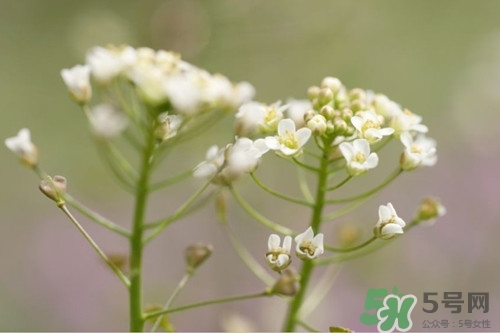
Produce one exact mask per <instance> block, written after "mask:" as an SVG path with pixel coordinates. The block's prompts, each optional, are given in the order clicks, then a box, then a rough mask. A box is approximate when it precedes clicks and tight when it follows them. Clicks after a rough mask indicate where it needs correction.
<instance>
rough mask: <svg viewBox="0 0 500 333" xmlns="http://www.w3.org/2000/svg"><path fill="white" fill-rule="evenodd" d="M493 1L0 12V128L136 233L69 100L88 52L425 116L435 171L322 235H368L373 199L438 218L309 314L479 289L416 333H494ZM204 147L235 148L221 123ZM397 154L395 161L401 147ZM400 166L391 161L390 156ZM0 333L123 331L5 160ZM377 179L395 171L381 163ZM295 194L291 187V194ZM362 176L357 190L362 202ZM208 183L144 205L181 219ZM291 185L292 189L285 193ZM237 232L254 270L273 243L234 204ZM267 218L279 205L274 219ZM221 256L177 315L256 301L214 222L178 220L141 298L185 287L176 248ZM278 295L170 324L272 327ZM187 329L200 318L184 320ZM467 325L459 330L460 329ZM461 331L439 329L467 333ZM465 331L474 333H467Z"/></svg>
mask: <svg viewBox="0 0 500 333" xmlns="http://www.w3.org/2000/svg"><path fill="white" fill-rule="evenodd" d="M499 14H500V2H498V1H482V0H476V1H456V0H454V1H433V0H427V1H413V2H409V1H291V0H287V1H285V0H280V1H266V0H260V1H243V0H240V1H207V0H204V1H201V0H199V1H196V0H175V1H174V0H172V1H162V0H143V1H128V0H127V1H125V0H120V1H118V0H116V1H97V0H93V1H64V0H58V1H56V0H45V1H35V0H31V1H27V0H0V109H1V110H2V111H1V117H2V118H1V121H0V131H1V134H2V137H8V136H12V135H14V134H15V133H17V131H18V130H19V129H20V128H21V127H29V128H30V129H31V131H32V137H33V140H34V142H35V143H36V144H37V146H38V147H39V149H40V153H41V163H42V165H43V167H44V169H46V170H47V171H48V172H49V173H51V174H62V175H65V176H66V177H67V178H68V180H69V186H70V191H71V193H72V194H73V195H74V196H76V197H78V198H80V199H81V200H82V201H83V202H85V203H87V204H88V205H90V206H92V207H94V208H96V210H97V211H99V212H101V213H103V214H105V215H106V216H109V217H110V218H113V219H116V220H117V221H119V223H120V224H121V225H123V226H129V223H130V222H129V220H130V217H129V216H130V211H131V209H132V198H131V197H130V196H129V195H127V194H124V193H123V192H121V191H120V188H119V187H118V186H117V185H116V184H115V183H114V181H113V179H112V178H111V176H110V174H109V173H108V172H107V170H105V169H104V168H103V167H102V165H101V164H100V161H99V156H98V154H97V152H96V149H95V147H93V146H92V139H91V137H90V135H89V134H88V131H87V124H86V122H85V120H84V117H83V116H82V114H80V112H79V110H78V108H77V107H76V106H75V105H74V104H73V103H72V102H71V100H70V99H69V98H68V96H67V91H66V89H65V86H64V84H63V83H62V80H61V78H60V74H59V72H60V70H61V69H62V68H67V67H71V66H73V65H75V64H77V63H81V62H83V61H84V56H85V52H86V50H87V49H88V48H89V47H91V46H94V45H106V44H108V43H113V44H121V43H126V44H131V45H133V46H149V47H153V48H161V49H167V50H174V51H176V52H179V53H181V54H183V57H184V58H185V59H186V60H188V61H190V62H193V63H194V64H196V65H198V66H200V67H202V68H206V69H208V70H209V71H211V72H220V73H223V74H224V75H227V76H228V77H229V78H230V79H232V80H234V81H239V80H247V81H249V82H251V83H252V84H253V85H254V86H255V87H256V89H257V96H256V99H257V100H260V101H264V102H269V103H270V102H274V101H276V100H278V99H281V100H286V99H287V98H289V97H296V98H304V97H305V96H306V94H305V92H306V89H307V87H309V86H310V85H313V84H319V82H320V81H321V79H322V78H323V77H324V76H327V75H331V76H336V77H339V78H340V79H341V80H342V81H343V82H344V83H345V84H346V85H347V86H348V87H351V88H353V87H361V88H370V89H373V90H375V91H377V92H382V93H385V94H387V95H388V96H389V97H390V98H391V99H393V100H395V101H397V102H399V103H401V104H402V105H404V106H406V107H408V108H410V109H411V110H412V111H414V112H416V113H418V114H420V115H422V116H423V117H424V123H425V124H427V125H428V126H429V128H430V133H429V135H430V136H432V137H434V138H435V139H436V140H437V141H438V154H439V162H438V165H437V166H436V167H434V168H428V169H420V170H418V171H416V172H412V173H409V174H407V175H405V176H404V177H401V178H400V179H398V180H397V181H396V182H395V183H394V184H393V185H392V186H390V187H389V188H387V189H386V190H384V191H382V192H381V193H379V194H378V195H377V196H376V197H375V198H373V199H372V200H371V201H370V202H369V203H368V204H367V205H366V206H364V208H362V209H361V210H359V211H358V212H356V213H354V214H352V215H350V216H349V217H348V218H345V219H342V221H340V222H338V223H337V224H336V225H334V226H328V227H327V228H326V229H325V233H326V239H327V240H330V243H335V242H336V240H337V237H338V230H339V226H340V225H341V224H347V223H352V224H355V225H358V226H362V227H363V228H364V231H365V236H368V235H369V234H370V232H371V228H372V226H373V225H374V224H375V222H376V219H377V215H376V214H377V213H376V209H377V207H378V205H379V204H385V203H387V202H389V201H391V202H392V203H393V204H394V205H395V207H396V209H397V210H398V213H399V214H400V216H402V217H403V218H406V219H407V220H409V219H410V218H411V216H412V215H413V213H414V210H415V208H416V206H417V204H418V202H419V201H420V199H421V198H422V197H424V196H426V195H428V194H432V195H434V196H437V197H440V198H441V199H442V202H443V203H444V205H445V206H446V207H447V208H448V214H447V215H446V216H445V217H443V218H442V219H441V220H439V221H438V222H437V224H436V225H434V226H433V227H430V228H424V227H422V228H417V230H412V231H411V232H410V233H409V234H408V235H405V236H404V237H401V238H400V239H398V240H397V241H395V242H394V243H393V244H391V245H390V246H388V247H386V248H384V249H383V250H381V251H380V252H378V253H376V254H374V255H371V256H368V257H364V258H362V259H359V260H356V261H353V262H349V263H346V264H345V265H343V267H342V271H341V274H340V275H339V277H338V278H337V281H336V283H335V285H334V287H333V288H332V290H331V291H330V292H329V293H328V295H327V297H326V298H325V301H324V302H323V303H322V304H321V306H320V307H319V308H318V309H317V310H316V311H314V312H313V313H312V314H311V316H310V322H311V323H312V324H314V326H316V327H319V328H321V329H322V330H327V328H328V326H331V325H340V326H347V327H350V328H352V329H355V330H357V331H367V330H374V329H375V328H374V327H371V328H370V327H366V326H363V325H361V324H360V323H359V315H360V314H361V313H362V312H363V303H364V299H365V296H366V291H367V290H368V288H387V289H389V290H390V289H392V287H393V286H394V285H396V286H397V287H398V289H399V291H400V292H402V293H412V294H414V295H416V296H417V298H418V299H419V302H421V299H422V293H423V292H438V293H439V300H441V299H442V293H443V292H445V291H461V292H463V295H464V297H463V299H464V300H465V301H466V295H467V293H468V292H489V293H490V304H489V305H490V311H489V313H487V314H482V313H477V312H475V313H472V314H468V313H467V310H466V307H465V306H464V308H463V310H462V313H461V314H454V315H453V314H450V310H449V309H441V308H443V305H442V304H440V310H439V312H438V313H436V314H426V313H424V312H423V311H422V303H419V304H417V307H416V308H415V310H414V312H413V316H412V317H413V319H414V326H413V330H416V331H425V329H424V328H423V327H422V322H423V321H424V320H434V319H437V320H442V319H447V320H449V321H450V322H452V321H455V322H457V323H458V320H467V319H472V320H473V319H489V320H490V321H491V330H493V331H498V330H500V321H499V319H498V317H499V315H500V295H499V293H498V291H499V290H498V281H499V273H500V272H499V269H500V268H499V260H498V255H497V253H498V251H500V246H499V242H498V236H499V231H500V224H499V222H500V221H499V212H500V209H499V197H500V186H499V182H498V180H497V178H496V177H497V176H498V171H499V161H500V143H499V140H498V139H499V136H498V124H500V112H499V111H500V94H499V92H500V20H499V19H498V17H499ZM219 129H220V131H217V132H218V134H217V135H216V136H215V135H214V137H213V143H218V144H224V143H225V142H229V141H230V140H231V123H230V121H226V122H225V123H222V124H221V125H220V127H219ZM210 144H211V142H210V139H207V138H203V139H200V140H198V141H197V142H195V143H194V144H192V145H191V146H187V147H186V148H185V149H184V150H183V151H180V152H179V155H178V158H177V159H176V160H175V162H173V163H174V164H175V165H173V166H172V165H168V166H166V167H165V170H164V171H162V172H163V174H160V176H159V177H161V176H162V175H163V176H165V177H166V176H168V174H169V173H170V172H171V170H173V169H176V168H182V167H192V166H194V165H196V164H197V163H198V162H199V161H201V160H202V159H203V158H204V154H205V150H206V149H207V148H208V146H209V145H210ZM396 146H397V145H393V146H391V147H392V148H390V149H389V150H391V149H393V151H392V153H391V152H389V153H388V154H387V155H382V159H383V158H384V156H386V157H387V159H389V158H392V159H393V161H394V158H395V157H396V158H397V154H398V151H399V149H400V148H396ZM391 154H392V155H391ZM0 158H1V161H2V163H1V165H0V168H1V174H2V186H1V190H0V191H1V193H2V194H1V196H2V198H3V200H2V202H1V204H0V207H1V210H2V221H1V224H0V228H1V232H0V269H1V271H0V330H7V331H32V330H36V331H97V330H99V331H113V330H115V331H116V330H121V331H123V330H126V329H127V319H126V318H127V315H128V304H127V295H126V293H125V292H124V290H123V289H122V288H121V285H119V283H118V282H117V281H115V278H114V276H112V275H111V274H110V273H109V272H108V270H107V268H106V267H104V266H103V265H102V264H101V263H100V262H99V260H98V258H97V257H96V256H95V255H94V253H93V252H92V250H91V248H90V247H89V246H88V244H86V243H85V242H84V240H83V239H82V238H81V236H80V235H79V234H78V233H77V231H76V230H75V229H74V228H73V226H72V225H71V224H70V223H69V222H68V221H67V220H66V219H65V218H64V217H63V216H61V214H59V212H58V211H57V210H56V208H55V207H54V205H53V204H51V202H49V201H47V200H46V198H45V197H43V196H42V195H40V193H39V192H38V190H37V185H38V184H37V183H38V182H37V179H36V177H35V176H34V175H32V174H30V173H28V172H27V171H26V170H23V168H22V167H21V165H20V164H19V163H18V162H17V161H16V158H15V157H14V156H13V155H12V154H11V153H10V152H9V151H8V150H7V149H6V148H4V149H1V150H0ZM275 161H276V159H275V158H271V157H270V158H266V160H265V161H264V163H263V164H262V166H261V168H260V170H259V173H260V174H262V177H263V179H266V181H267V182H268V183H269V184H270V185H272V186H274V187H276V188H281V189H284V190H288V188H287V185H286V184H285V181H286V178H285V177H284V176H288V175H283V172H281V168H282V167H283V166H282V165H283V163H275ZM382 166H383V167H382V168H380V170H376V172H374V174H373V175H372V177H369V176H367V177H366V181H367V182H368V183H370V184H374V183H375V182H376V181H377V178H380V177H384V175H386V174H388V173H389V172H390V170H391V169H392V167H391V166H390V162H385V164H382ZM288 182H289V181H288ZM363 184H364V180H363V181H356V182H353V187H351V189H354V190H355V189H356V186H358V189H360V190H361V189H363V186H364V185H363ZM199 185H200V182H199V181H190V182H188V184H187V185H186V186H184V187H182V186H181V187H179V188H175V189H174V191H173V192H165V193H161V194H159V195H157V196H155V197H154V199H153V200H152V204H151V211H150V217H151V218H154V217H159V216H161V214H162V211H163V210H165V209H174V208H175V207H177V206H178V205H179V204H180V203H181V202H182V200H183V199H185V198H186V196H187V195H188V193H189V192H188V190H189V191H192V190H194V189H196V188H197V186H199ZM239 188H241V191H242V192H243V193H244V194H245V196H246V197H248V198H249V201H251V202H252V203H253V204H254V205H255V206H257V207H259V209H260V210H261V211H262V212H263V213H264V214H266V215H269V216H271V217H273V218H275V219H277V220H278V221H280V222H281V223H282V224H285V225H289V226H291V227H293V228H295V229H296V230H301V229H305V226H306V223H307V217H308V212H307V211H303V210H300V209H298V208H295V207H292V208H288V207H287V206H286V205H284V206H279V205H277V204H276V202H275V201H272V200H269V197H267V195H262V194H260V192H258V191H256V190H255V186H254V185H253V184H252V183H251V182H250V181H248V180H247V181H242V182H241V184H240V185H239ZM292 190H294V189H290V191H292ZM229 202H230V222H231V223H232V224H233V226H234V228H235V229H236V231H237V233H238V234H240V235H244V237H243V242H244V243H245V244H246V245H247V246H248V247H249V248H250V250H251V252H252V253H253V254H254V255H255V256H256V257H257V258H259V260H261V259H262V260H261V261H262V262H263V261H264V260H263V257H264V253H265V251H266V250H267V249H266V244H267V236H268V231H266V230H264V229H263V228H261V227H260V226H258V225H257V224H256V223H255V222H253V221H252V220H251V219H250V218H249V217H247V216H246V215H245V214H244V213H243V212H241V211H240V210H239V209H238V208H237V207H236V206H235V205H234V203H233V202H232V201H231V200H230V201H229ZM277 207H280V208H279V209H278V208H277ZM82 221H83V223H84V225H85V226H86V227H88V230H89V231H90V232H91V233H92V234H93V235H95V238H96V239H97V241H98V242H99V243H100V244H103V248H104V249H105V250H106V251H108V252H113V253H121V252H125V251H126V250H127V244H126V242H124V241H123V240H120V239H118V238H117V237H115V236H113V235H110V234H109V233H107V232H106V231H103V230H101V229H99V228H97V227H96V226H95V225H92V224H91V223H89V222H88V221H86V220H82ZM198 241H207V242H212V243H214V244H216V250H215V252H214V255H213V258H211V259H210V261H209V262H208V263H207V264H206V265H205V266H204V267H203V268H201V269H200V271H199V272H198V274H197V275H196V277H195V278H194V280H193V283H192V284H191V285H190V287H189V288H188V289H187V290H186V291H185V292H183V293H182V294H181V295H180V297H179V299H178V301H177V304H185V303H187V302H192V301H196V300H204V299H209V298H213V297H216V296H229V295H235V294H240V293H246V292H252V291H255V290H259V288H261V287H262V285H261V284H260V282H259V281H258V280H257V279H256V278H255V277H254V276H253V275H251V273H250V272H249V271H247V270H246V268H245V267H244V266H243V264H242V263H241V262H239V261H238V258H237V256H236V255H235V254H234V253H233V251H232V250H231V247H230V246H229V243H228V240H227V236H226V235H225V234H224V233H223V232H222V230H221V228H220V226H219V225H218V224H217V222H216V220H215V217H214V213H213V210H211V209H206V210H204V211H203V212H201V213H199V214H196V215H193V216H192V217H189V218H187V219H185V220H184V221H182V222H181V223H177V224H174V225H173V226H172V227H171V228H170V229H168V232H167V234H165V235H163V236H162V237H159V238H158V239H157V240H156V241H155V242H154V243H153V244H152V246H151V247H150V248H148V250H147V251H146V253H145V255H146V261H145V270H146V279H145V283H146V288H145V290H146V292H145V297H146V299H147V301H148V302H151V303H162V302H164V300H165V299H166V295H168V293H169V292H171V290H172V289H173V288H174V286H175V285H176V284H177V282H178V280H179V279H180V278H181V277H182V274H183V269H184V266H183V259H182V251H183V249H184V248H185V247H186V246H188V245H190V244H193V243H196V242H198ZM284 311H285V307H284V303H283V302H282V301H280V300H279V299H272V300H268V299H266V300H255V301H249V302H242V303H237V304H227V305H220V306H213V307H209V308H204V309H197V310H192V311H189V312H186V313H182V314H174V315H172V316H171V319H172V321H173V323H174V325H175V326H176V327H177V329H179V330H204V331H218V330H222V329H224V326H223V324H222V322H223V319H224V318H225V317H227V316H231V315H232V314H235V313H236V314H240V315H243V316H245V317H246V318H248V319H249V320H250V321H251V322H252V323H253V324H254V326H253V328H254V329H255V330H261V331H273V330H279V329H280V327H281V323H282V320H283V319H282V318H283V315H284ZM194 318H195V319H194ZM193 319H194V320H193ZM462 329H464V328H462ZM462 329H460V328H458V327H455V328H451V327H450V328H449V329H448V331H456V330H462ZM465 330H467V329H465Z"/></svg>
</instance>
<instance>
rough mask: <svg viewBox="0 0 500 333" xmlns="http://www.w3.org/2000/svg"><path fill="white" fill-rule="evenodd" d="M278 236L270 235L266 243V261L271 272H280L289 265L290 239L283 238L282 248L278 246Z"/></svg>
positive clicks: (288, 237) (279, 241) (287, 237)
mask: <svg viewBox="0 0 500 333" xmlns="http://www.w3.org/2000/svg"><path fill="white" fill-rule="evenodd" d="M280 243H281V239H280V236H278V235H275V234H272V235H270V236H269V239H268V241H267V248H268V252H267V253H266V261H267V263H268V264H269V267H271V269H272V270H274V271H276V272H280V271H282V270H284V269H285V268H287V267H288V265H290V262H291V261H292V260H291V257H290V251H291V249H292V237H290V236H285V238H283V246H280Z"/></svg>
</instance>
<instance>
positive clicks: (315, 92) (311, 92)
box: [307, 86, 321, 100]
mask: <svg viewBox="0 0 500 333" xmlns="http://www.w3.org/2000/svg"><path fill="white" fill-rule="evenodd" d="M320 90H321V89H320V87H318V86H312V87H309V89H307V96H308V97H309V99H310V100H313V99H315V98H317V97H318V96H319V92H320Z"/></svg>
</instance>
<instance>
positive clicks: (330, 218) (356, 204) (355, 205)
mask: <svg viewBox="0 0 500 333" xmlns="http://www.w3.org/2000/svg"><path fill="white" fill-rule="evenodd" d="M368 199H369V197H366V198H363V199H360V200H356V201H354V202H351V203H350V204H348V205H345V206H344V207H342V208H340V209H337V210H336V211H334V212H331V213H329V214H326V215H323V217H322V220H323V221H335V220H336V219H337V218H339V217H341V216H344V215H346V214H349V213H350V212H352V211H354V210H355V209H356V208H358V207H359V206H361V205H362V204H363V203H364V202H366V200H368Z"/></svg>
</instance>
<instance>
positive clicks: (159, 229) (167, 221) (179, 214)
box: [143, 180, 210, 244]
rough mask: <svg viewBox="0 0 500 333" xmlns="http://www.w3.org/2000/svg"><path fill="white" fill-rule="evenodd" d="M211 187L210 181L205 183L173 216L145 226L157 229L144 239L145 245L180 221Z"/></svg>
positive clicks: (145, 227) (144, 226)
mask: <svg viewBox="0 0 500 333" xmlns="http://www.w3.org/2000/svg"><path fill="white" fill-rule="evenodd" d="M209 185H210V180H209V181H207V182H206V183H205V185H203V186H202V187H201V188H200V189H198V191H196V193H195V194H193V195H192V196H191V197H190V198H189V199H188V200H187V201H186V202H185V203H184V204H183V205H182V206H181V207H179V209H177V210H176V211H175V213H173V214H172V215H171V216H169V217H167V218H166V219H164V220H162V221H159V222H155V223H152V224H148V225H143V229H147V228H152V227H154V228H155V229H154V230H153V231H151V233H150V234H149V235H147V236H146V238H145V239H144V244H146V243H148V242H150V241H151V240H153V239H154V238H155V237H156V236H158V235H159V234H160V232H162V231H163V229H165V228H166V227H168V226H169V225H170V224H171V223H173V222H175V221H176V220H177V219H179V218H180V217H182V216H183V215H184V214H185V212H186V210H187V209H188V208H189V207H190V206H191V205H192V204H193V203H194V202H195V201H196V199H198V197H199V196H200V195H201V194H202V193H203V191H205V189H206V188H207V187H208V186H209Z"/></svg>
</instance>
